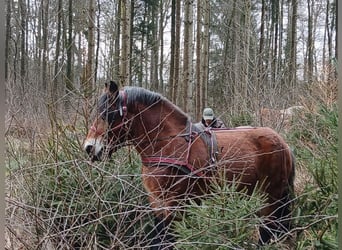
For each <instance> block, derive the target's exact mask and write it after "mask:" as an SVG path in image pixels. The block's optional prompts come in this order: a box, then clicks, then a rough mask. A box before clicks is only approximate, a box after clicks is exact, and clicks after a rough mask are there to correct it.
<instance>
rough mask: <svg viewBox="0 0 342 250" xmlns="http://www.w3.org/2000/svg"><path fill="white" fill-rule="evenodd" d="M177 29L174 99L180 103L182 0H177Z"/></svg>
mask: <svg viewBox="0 0 342 250" xmlns="http://www.w3.org/2000/svg"><path fill="white" fill-rule="evenodd" d="M175 21H176V29H175V54H174V55H175V56H174V58H173V59H172V60H174V74H173V79H174V80H173V81H174V83H173V89H172V92H173V94H172V95H173V99H172V102H174V103H175V104H178V103H179V99H178V98H177V97H178V84H179V72H180V33H181V0H176V20H175Z"/></svg>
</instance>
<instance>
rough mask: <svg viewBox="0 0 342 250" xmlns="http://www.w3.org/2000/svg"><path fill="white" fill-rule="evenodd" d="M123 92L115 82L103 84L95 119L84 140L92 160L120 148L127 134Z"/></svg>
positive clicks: (85, 148) (109, 154) (125, 106)
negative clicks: (103, 87)
mask: <svg viewBox="0 0 342 250" xmlns="http://www.w3.org/2000/svg"><path fill="white" fill-rule="evenodd" d="M126 103H127V101H126V95H125V92H123V91H122V92H121V91H119V90H118V86H117V84H116V83H115V82H113V81H110V82H109V83H106V84H105V89H104V93H103V94H102V95H101V97H100V99H99V101H98V105H97V110H96V117H95V121H94V122H93V124H92V126H91V127H90V129H89V132H88V135H87V137H86V139H85V142H84V150H85V151H86V152H87V153H88V155H89V156H90V157H91V160H92V161H96V160H101V158H102V157H110V156H111V154H112V152H114V151H116V150H117V149H118V148H120V147H121V146H122V145H123V143H124V141H125V139H126V136H127V133H128V130H127V127H126V123H127V120H126V119H127V117H126V116H127V105H126Z"/></svg>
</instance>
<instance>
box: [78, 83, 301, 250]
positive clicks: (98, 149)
mask: <svg viewBox="0 0 342 250" xmlns="http://www.w3.org/2000/svg"><path fill="white" fill-rule="evenodd" d="M97 114H98V115H97V117H96V119H95V121H94V122H93V124H92V126H91V128H90V130H89V132H88V135H87V137H86V140H85V142H84V149H85V150H86V152H87V153H88V154H89V155H90V157H91V159H92V160H101V159H102V158H103V157H110V155H111V154H112V152H114V151H116V150H117V149H118V148H120V147H122V146H125V145H127V144H132V145H134V146H135V149H136V150H137V152H138V153H139V154H140V156H141V160H142V164H143V166H142V178H143V184H144V187H145V189H146V190H147V192H148V194H149V201H150V204H151V207H152V209H153V210H154V212H155V216H156V226H155V234H156V235H155V236H156V237H155V238H154V240H153V241H152V246H151V248H152V249H171V246H172V241H173V240H174V239H173V237H172V236H171V234H170V233H168V230H169V227H168V226H169V224H170V222H171V221H172V219H173V214H174V210H176V209H177V207H178V206H179V205H180V202H181V201H184V200H187V199H189V198H196V197H200V196H201V195H203V194H205V193H206V192H209V191H210V188H209V186H210V182H211V181H212V180H213V179H215V180H217V178H222V176H223V175H222V173H224V176H225V180H226V181H232V180H233V178H235V179H238V180H239V181H240V182H239V183H240V184H239V186H240V188H241V189H242V188H246V190H247V192H249V193H251V192H253V190H254V188H255V187H256V186H258V184H260V183H263V184H262V185H259V186H258V187H259V188H261V189H262V190H263V191H264V192H265V193H266V194H267V197H268V204H267V205H266V206H265V207H264V208H263V209H262V210H261V211H259V213H260V215H261V216H266V217H267V218H268V220H267V222H266V223H265V226H263V227H260V229H259V233H260V239H259V243H260V244H264V243H267V242H269V241H270V239H271V238H272V237H273V236H277V235H278V233H279V231H281V232H282V233H284V232H286V231H287V230H288V229H289V220H290V219H289V218H288V217H289V216H290V209H289V205H290V203H291V198H290V193H291V190H292V189H293V179H294V158H293V157H292V154H291V150H290V149H289V147H288V145H287V144H286V143H285V142H284V140H283V139H282V138H281V137H280V136H279V135H278V134H277V133H275V132H274V131H273V130H271V129H270V128H266V127H258V128H253V127H243V128H235V129H215V130H203V129H202V128H200V127H198V126H195V125H194V124H192V123H191V122H190V118H189V117H188V116H187V115H186V114H185V113H184V112H182V111H181V110H180V109H179V108H178V107H177V106H175V105H174V104H173V103H171V102H170V101H169V100H167V99H166V98H165V97H163V96H161V95H160V94H157V93H154V92H151V91H148V90H146V89H143V88H138V87H125V88H124V89H123V90H121V91H119V89H118V86H117V85H116V83H115V82H113V81H110V82H109V83H106V87H105V90H104V93H103V94H102V95H101V97H100V99H99V104H98V109H97ZM170 242H171V243H170Z"/></svg>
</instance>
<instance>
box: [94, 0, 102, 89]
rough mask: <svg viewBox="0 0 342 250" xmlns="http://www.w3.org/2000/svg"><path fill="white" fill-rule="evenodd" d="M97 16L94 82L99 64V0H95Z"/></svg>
mask: <svg viewBox="0 0 342 250" xmlns="http://www.w3.org/2000/svg"><path fill="white" fill-rule="evenodd" d="M96 5H97V11H98V13H97V18H96V34H97V38H96V41H97V43H96V53H95V66H94V83H96V81H97V71H98V66H99V51H100V37H101V32H100V23H101V22H100V15H101V4H100V0H97V3H96Z"/></svg>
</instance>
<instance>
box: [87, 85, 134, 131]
mask: <svg viewBox="0 0 342 250" xmlns="http://www.w3.org/2000/svg"><path fill="white" fill-rule="evenodd" d="M118 99H119V104H118V106H119V107H118V110H119V115H120V117H121V122H120V123H119V124H118V125H116V126H115V127H114V128H110V130H109V132H112V131H115V130H117V129H121V128H122V127H124V126H126V125H127V123H128V119H127V93H126V91H124V90H120V92H119V95H118ZM112 119H114V118H112ZM113 122H114V121H113V120H109V121H108V123H109V124H111V123H113ZM90 130H91V131H96V127H95V126H94V125H92V126H91V127H90Z"/></svg>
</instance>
